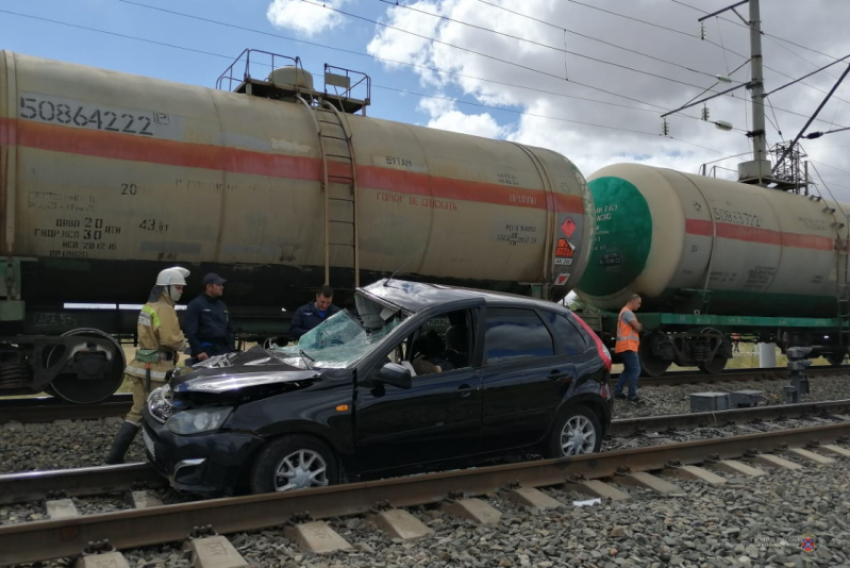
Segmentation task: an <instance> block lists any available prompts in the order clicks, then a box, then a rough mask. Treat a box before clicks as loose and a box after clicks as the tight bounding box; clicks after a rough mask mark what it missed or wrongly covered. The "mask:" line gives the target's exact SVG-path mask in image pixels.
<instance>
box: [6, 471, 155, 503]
mask: <svg viewBox="0 0 850 568" xmlns="http://www.w3.org/2000/svg"><path fill="white" fill-rule="evenodd" d="M141 484H146V485H149V486H153V487H161V486H163V485H165V480H164V479H163V478H162V477H161V476H160V475H158V474H157V473H156V471H155V470H154V469H153V468H152V467H151V466H150V465H148V464H147V463H128V464H122V465H108V466H100V467H82V468H76V469H54V470H44V471H28V472H23V473H9V474H5V475H0V505H8V504H11V503H21V502H24V501H37V500H40V499H47V498H49V497H50V496H51V495H62V496H66V497H70V496H82V495H95V494H98V493H115V492H118V491H126V490H128V489H132V488H134V487H135V486H138V485H141Z"/></svg>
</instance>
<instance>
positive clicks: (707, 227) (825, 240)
mask: <svg viewBox="0 0 850 568" xmlns="http://www.w3.org/2000/svg"><path fill="white" fill-rule="evenodd" d="M685 231H686V232H687V233H688V234H689V235H699V236H703V237H710V236H712V234H713V233H712V228H711V221H705V220H703V219H687V220H686V221H685ZM717 236H718V237H720V238H724V239H734V240H738V241H747V242H750V243H761V244H766V245H776V246H783V247H793V248H805V249H813V250H829V251H831V250H833V249H834V248H835V241H834V240H833V239H831V238H829V237H822V236H820V235H806V234H803V233H782V232H779V231H774V230H772V229H762V228H760V227H746V226H744V225H735V224H734V223H722V222H721V223H717Z"/></svg>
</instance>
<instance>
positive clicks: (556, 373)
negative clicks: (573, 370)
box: [548, 369, 570, 381]
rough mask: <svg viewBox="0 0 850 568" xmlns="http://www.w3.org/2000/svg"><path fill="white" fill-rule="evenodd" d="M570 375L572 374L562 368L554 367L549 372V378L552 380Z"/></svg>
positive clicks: (559, 379) (558, 379)
mask: <svg viewBox="0 0 850 568" xmlns="http://www.w3.org/2000/svg"><path fill="white" fill-rule="evenodd" d="M569 376H570V374H569V373H564V372H562V371H561V370H560V369H553V370H552V371H551V372H550V373H549V377H548V378H549V380H550V381H561V380H563V379H566V378H569Z"/></svg>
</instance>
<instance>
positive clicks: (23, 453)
mask: <svg viewBox="0 0 850 568" xmlns="http://www.w3.org/2000/svg"><path fill="white" fill-rule="evenodd" d="M786 384H787V381H756V382H751V383H739V382H730V383H720V384H711V385H708V384H703V385H682V386H658V387H641V388H640V389H639V393H640V395H641V397H642V399H643V400H642V402H641V403H638V404H635V403H632V402H628V401H622V400H618V401H616V403H615V407H614V418H615V419H616V418H633V417H639V416H655V415H663V414H682V413H688V412H689V411H690V398H689V395H690V394H691V393H695V392H706V391H712V392H718V391H726V392H733V391H736V390H747V389H754V390H761V391H764V394H765V397H766V398H767V399H768V400H769V401H770V403H771V404H779V403H783V402H784V393H783V390H782V388H783V387H784V386H785V385H786ZM809 389H810V391H811V392H810V393H809V394H807V395H804V396H803V397H802V401H803V402H814V401H820V400H839V399H850V377H820V378H811V379H809ZM120 424H121V419H119V418H108V419H105V420H63V421H61V422H56V423H49V422H47V423H34V424H3V425H0V455H2V456H3V459H2V460H1V461H0V473H11V472H18V471H33V470H46V469H67V468H75V467H90V466H98V465H103V459H104V458H105V457H106V455H107V453H108V452H109V448H110V447H111V445H112V440H113V438H114V436H115V434H116V433H117V432H118V429H119V428H120ZM751 433H752V432H751ZM685 434H686V433H685ZM700 437H706V436H700ZM708 437H710V436H708ZM687 439H694V438H687ZM659 443H662V442H659ZM605 447H606V448H609V449H610V444H606V446H605ZM626 447H630V446H626ZM126 461H128V462H138V461H145V450H144V446H143V443H142V436H141V435H137V436H136V439H135V440H134V441H133V444H132V445H131V446H130V449H129V450H128V451H127V454H126Z"/></svg>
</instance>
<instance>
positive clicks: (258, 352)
mask: <svg viewBox="0 0 850 568" xmlns="http://www.w3.org/2000/svg"><path fill="white" fill-rule="evenodd" d="M287 359H288V357H286V356H284V355H283V354H278V353H274V352H271V351H268V350H266V349H263V348H262V347H254V348H253V349H250V350H248V351H245V352H243V353H230V354H228V355H220V356H217V357H211V358H210V359H207V360H206V361H203V362H201V363H199V364H197V365H194V366H193V367H184V368H182V369H180V370H179V371H177V372H175V373H174V374H173V375H172V378H171V381H170V383H169V384H170V386H171V390H172V392H173V393H174V394H175V395H177V396H179V395H181V394H184V395H190V394H191V393H197V394H204V395H216V394H225V393H243V394H247V393H248V392H249V391H257V390H268V389H266V388H264V387H275V386H276V385H291V386H294V385H292V383H295V384H296V385H297V387H296V388H298V387H303V386H307V385H308V384H312V383H314V382H315V381H317V380H319V379H320V378H321V376H322V372H321V371H320V370H315V369H301V368H299V367H295V366H293V365H290V364H288V363H286V362H285V361H286V360H287ZM275 390H278V389H275Z"/></svg>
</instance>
